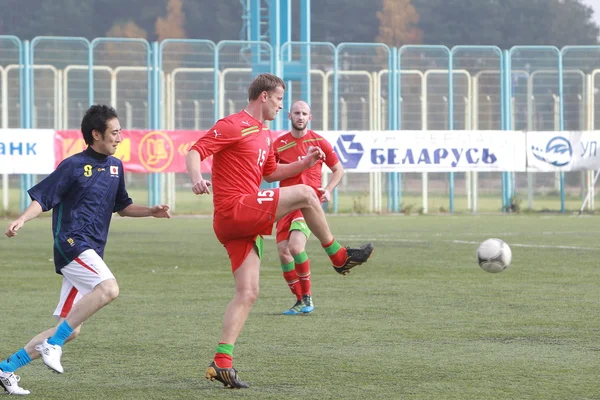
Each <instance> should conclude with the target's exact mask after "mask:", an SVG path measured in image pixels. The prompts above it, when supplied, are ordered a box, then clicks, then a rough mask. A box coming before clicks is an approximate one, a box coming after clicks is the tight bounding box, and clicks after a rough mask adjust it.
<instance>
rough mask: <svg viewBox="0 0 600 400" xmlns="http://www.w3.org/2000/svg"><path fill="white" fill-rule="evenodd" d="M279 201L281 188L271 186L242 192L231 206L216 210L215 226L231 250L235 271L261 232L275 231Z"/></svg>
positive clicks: (219, 235) (226, 246) (219, 236)
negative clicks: (250, 191)
mask: <svg viewBox="0 0 600 400" xmlns="http://www.w3.org/2000/svg"><path fill="white" fill-rule="evenodd" d="M278 203H279V188H275V189H267V190H261V191H259V192H258V193H252V194H245V195H242V196H240V197H239V198H238V199H237V201H236V202H234V205H233V206H232V207H231V208H229V209H228V210H225V211H221V212H219V213H215V215H214V220H213V229H214V231H215V234H216V235H217V239H219V242H221V243H222V244H223V246H225V249H226V250H227V254H229V259H230V260H231V269H232V271H235V270H236V269H238V268H239V266H240V265H242V262H244V260H245V259H246V257H248V254H249V253H250V251H251V250H252V247H254V244H255V241H256V237H257V236H262V235H270V234H271V233H272V232H273V224H274V223H275V213H276V211H277V204H278ZM260 255H261V254H259V256H260Z"/></svg>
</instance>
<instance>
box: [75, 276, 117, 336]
mask: <svg viewBox="0 0 600 400" xmlns="http://www.w3.org/2000/svg"><path fill="white" fill-rule="evenodd" d="M118 295H119V285H118V284H117V281H116V280H114V279H108V280H106V281H103V282H101V283H100V284H99V285H98V286H96V287H95V288H94V290H92V291H91V292H90V293H88V294H86V295H85V296H83V297H82V298H81V299H80V300H79V301H78V302H77V303H76V304H75V305H74V306H73V308H72V309H71V312H69V315H67V318H65V319H66V321H67V323H68V324H69V325H70V326H72V327H73V326H79V325H81V324H82V323H83V322H85V321H86V320H87V319H88V318H89V317H91V316H92V315H94V314H95V313H96V312H97V311H98V310H100V309H101V308H102V307H104V306H105V305H107V304H109V303H110V302H111V301H113V300H114V299H116V298H117V296H118Z"/></svg>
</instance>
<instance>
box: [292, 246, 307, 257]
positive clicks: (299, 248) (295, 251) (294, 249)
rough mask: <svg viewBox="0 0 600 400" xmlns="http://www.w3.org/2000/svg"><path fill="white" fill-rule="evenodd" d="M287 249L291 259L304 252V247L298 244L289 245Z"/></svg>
mask: <svg viewBox="0 0 600 400" xmlns="http://www.w3.org/2000/svg"><path fill="white" fill-rule="evenodd" d="M289 249H290V254H291V255H292V257H295V256H297V255H299V254H301V253H302V252H303V251H304V246H303V245H302V244H300V243H290V245H289Z"/></svg>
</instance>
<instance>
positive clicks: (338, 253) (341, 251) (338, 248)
mask: <svg viewBox="0 0 600 400" xmlns="http://www.w3.org/2000/svg"><path fill="white" fill-rule="evenodd" d="M321 246H323V248H324V249H325V252H326V253H327V255H328V256H329V258H330V259H331V262H332V263H333V265H334V266H336V267H341V266H342V265H344V263H345V262H346V260H347V259H348V252H347V251H346V248H345V247H342V245H340V244H339V243H338V242H337V240H335V238H334V239H331V242H329V243H321Z"/></svg>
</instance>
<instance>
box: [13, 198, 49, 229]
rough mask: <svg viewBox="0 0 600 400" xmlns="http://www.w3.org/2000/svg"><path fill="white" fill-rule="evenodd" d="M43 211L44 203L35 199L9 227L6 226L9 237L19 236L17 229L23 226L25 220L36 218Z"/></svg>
mask: <svg viewBox="0 0 600 400" xmlns="http://www.w3.org/2000/svg"><path fill="white" fill-rule="evenodd" d="M42 211H43V210H42V205H41V204H40V203H38V202H37V201H36V200H33V201H32V202H31V204H30V205H29V207H27V209H26V210H25V211H24V212H23V214H22V215H21V216H20V217H19V218H17V219H15V220H14V221H13V222H11V223H10V224H8V227H7V228H6V232H4V233H5V234H6V236H8V237H9V238H10V237H13V236H17V231H18V230H19V229H21V228H22V227H23V225H24V224H25V222H27V221H29V220H30V219H34V218H35V217H37V216H38V215H40V214H41V213H42Z"/></svg>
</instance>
